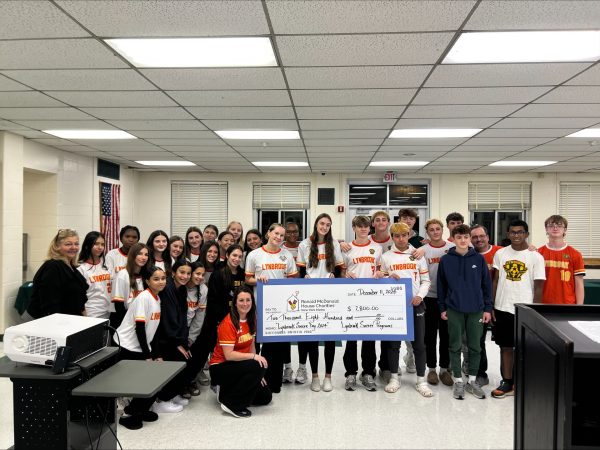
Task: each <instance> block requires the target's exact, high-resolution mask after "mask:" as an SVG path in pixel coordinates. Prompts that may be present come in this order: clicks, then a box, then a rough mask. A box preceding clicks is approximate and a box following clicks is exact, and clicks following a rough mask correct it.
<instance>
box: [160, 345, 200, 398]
mask: <svg viewBox="0 0 600 450" xmlns="http://www.w3.org/2000/svg"><path fill="white" fill-rule="evenodd" d="M160 353H161V357H162V358H163V359H164V360H165V361H179V362H184V363H186V366H185V368H184V369H183V370H182V371H181V372H179V373H178V374H177V375H175V377H174V378H173V379H172V380H171V381H169V382H168V383H167V384H166V385H165V386H164V387H163V388H162V390H161V391H160V392H159V393H158V398H159V399H160V400H161V401H164V402H166V401H168V400H171V399H172V398H173V397H175V396H176V395H179V394H181V393H183V392H184V390H185V389H186V388H187V387H188V386H189V385H190V383H191V382H192V380H193V379H194V377H195V375H193V374H192V371H191V366H190V363H191V359H186V358H185V356H183V353H181V352H180V351H179V350H177V347H172V346H165V347H164V348H162V349H161V350H160Z"/></svg>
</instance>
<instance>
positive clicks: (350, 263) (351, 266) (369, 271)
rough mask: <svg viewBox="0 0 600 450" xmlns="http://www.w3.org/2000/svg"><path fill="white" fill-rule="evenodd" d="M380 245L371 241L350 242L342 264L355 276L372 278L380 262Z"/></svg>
mask: <svg viewBox="0 0 600 450" xmlns="http://www.w3.org/2000/svg"><path fill="white" fill-rule="evenodd" d="M382 253H383V252H382V251H381V245H379V244H375V243H373V242H371V241H369V242H367V243H366V244H357V243H356V241H352V242H351V243H350V250H348V251H347V252H346V253H344V265H345V266H346V270H347V272H352V273H353V274H354V275H355V276H356V278H373V276H374V275H375V272H376V271H377V270H379V265H380V264H381V255H382Z"/></svg>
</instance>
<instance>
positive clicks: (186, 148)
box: [161, 141, 229, 153]
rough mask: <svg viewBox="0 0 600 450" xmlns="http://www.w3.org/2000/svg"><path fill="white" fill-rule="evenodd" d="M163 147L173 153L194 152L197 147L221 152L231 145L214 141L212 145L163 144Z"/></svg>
mask: <svg viewBox="0 0 600 450" xmlns="http://www.w3.org/2000/svg"><path fill="white" fill-rule="evenodd" d="M161 148H163V149H165V150H168V151H170V152H173V153H182V152H186V153H187V152H193V151H195V149H197V150H204V151H211V152H221V151H222V150H228V149H229V147H228V146H227V144H225V143H223V142H218V141H216V142H212V143H211V144H210V145H208V143H207V145H206V146H202V145H196V146H190V145H162V146H161Z"/></svg>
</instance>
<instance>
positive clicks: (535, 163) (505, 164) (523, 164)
mask: <svg viewBox="0 0 600 450" xmlns="http://www.w3.org/2000/svg"><path fill="white" fill-rule="evenodd" d="M551 164H556V161H496V162H493V163H491V164H490V166H494V167H542V166H549V165H551Z"/></svg>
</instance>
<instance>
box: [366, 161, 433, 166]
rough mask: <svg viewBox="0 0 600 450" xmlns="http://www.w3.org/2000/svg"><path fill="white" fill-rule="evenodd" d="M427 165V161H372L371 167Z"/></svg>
mask: <svg viewBox="0 0 600 450" xmlns="http://www.w3.org/2000/svg"><path fill="white" fill-rule="evenodd" d="M426 164H429V161H372V162H371V164H369V166H372V167H421V166H424V165H426Z"/></svg>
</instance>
